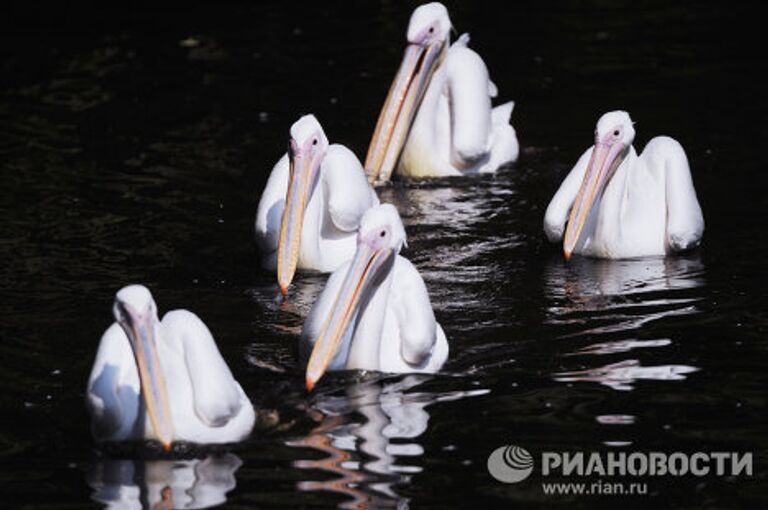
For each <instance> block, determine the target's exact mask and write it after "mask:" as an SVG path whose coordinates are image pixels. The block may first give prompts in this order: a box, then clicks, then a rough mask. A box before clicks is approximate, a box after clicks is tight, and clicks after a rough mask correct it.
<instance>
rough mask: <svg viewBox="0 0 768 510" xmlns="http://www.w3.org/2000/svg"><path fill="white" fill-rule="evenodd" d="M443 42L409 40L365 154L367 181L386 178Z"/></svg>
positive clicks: (439, 58)
mask: <svg viewBox="0 0 768 510" xmlns="http://www.w3.org/2000/svg"><path fill="white" fill-rule="evenodd" d="M446 46H447V45H446V43H445V42H443V41H438V42H432V43H428V44H415V43H411V44H409V45H408V46H407V47H406V49H405V55H404V56H403V61H402V63H401V64H400V68H399V69H398V71H397V75H395V79H394V81H393V82H392V85H391V86H390V88H389V93H388V94H387V99H386V100H385V101H384V106H383V107H382V109H381V113H380V114H379V120H378V122H377V123H376V129H375V130H374V132H373V137H372V138H371V144H370V146H369V147H368V154H367V156H366V158H365V165H364V167H365V172H366V174H367V175H368V180H369V181H370V182H371V183H375V182H385V181H387V180H389V178H390V176H391V175H392V171H393V170H394V169H395V165H396V164H397V160H398V158H399V157H400V153H401V152H402V150H403V147H404V146H405V141H406V139H407V138H408V133H409V131H410V129H411V125H412V124H413V120H414V119H415V117H416V113H417V112H418V110H419V105H420V104H421V100H422V98H423V96H424V93H425V92H426V90H427V87H428V86H429V82H430V80H431V79H432V75H433V74H434V72H435V70H436V69H437V68H438V66H439V65H440V63H441V62H442V60H443V58H444V57H445V51H446Z"/></svg>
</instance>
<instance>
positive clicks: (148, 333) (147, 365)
mask: <svg viewBox="0 0 768 510" xmlns="http://www.w3.org/2000/svg"><path fill="white" fill-rule="evenodd" d="M125 310H126V312H127V313H126V316H127V317H130V320H129V322H128V323H127V324H124V325H123V328H124V329H125V331H126V334H127V335H128V338H129V340H130V344H131V348H132V350H133V355H134V357H135V358H136V367H137V369H138V372H139V380H140V381H141V394H142V396H143V397H144V404H145V405H146V408H147V415H148V416H149V420H150V422H151V424H152V428H153V429H154V431H155V434H156V435H157V438H158V439H159V440H160V442H161V443H162V444H163V447H164V448H165V450H166V451H168V450H170V449H171V443H172V441H173V422H172V421H171V408H170V401H169V400H168V390H167V389H166V384H165V377H164V376H163V369H162V366H161V364H160V358H159V357H158V354H157V346H156V343H155V328H154V324H153V322H152V319H153V317H152V314H150V313H146V314H144V316H142V317H139V316H138V315H136V313H135V312H133V311H132V310H130V309H129V308H125Z"/></svg>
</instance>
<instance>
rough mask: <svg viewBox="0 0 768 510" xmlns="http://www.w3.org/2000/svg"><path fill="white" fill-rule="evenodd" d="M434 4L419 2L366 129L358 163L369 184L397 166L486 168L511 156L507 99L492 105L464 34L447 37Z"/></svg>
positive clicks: (404, 170)
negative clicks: (367, 135) (367, 134)
mask: <svg viewBox="0 0 768 510" xmlns="http://www.w3.org/2000/svg"><path fill="white" fill-rule="evenodd" d="M450 32H451V20H450V18H449V17H448V11H447V9H446V8H445V6H443V5H442V4H441V3H438V2H433V3H429V4H425V5H422V6H420V7H418V8H417V9H416V10H415V11H414V12H413V14H412V15H411V20H410V23H409V25H408V32H407V40H408V45H407V46H406V49H405V54H404V55H403V60H402V62H401V64H400V68H399V69H398V71H397V74H396V75H395V78H394V80H393V81H392V85H391V86H390V89H389V93H388V94H387V98H386V100H385V102H384V106H383V107H382V109H381V113H380V114H379V120H378V122H377V123H376V128H375V129H374V132H373V137H372V139H371V143H370V145H369V147H368V154H367V156H366V159H365V165H364V166H365V169H366V173H367V174H368V179H369V180H370V182H371V183H383V182H386V181H388V180H389V179H390V178H391V176H392V174H393V172H394V171H395V170H397V171H398V172H399V173H400V174H401V175H403V176H405V177H409V178H424V177H439V176H449V175H467V174H473V173H483V172H493V171H496V169H497V168H498V167H499V166H500V165H502V164H504V163H507V162H510V161H514V160H515V159H517V154H518V151H519V147H518V143H517V137H516V135H515V131H514V129H513V128H512V126H510V125H509V118H510V115H511V113H512V107H513V103H511V102H510V103H506V104H503V105H501V106H498V107H496V108H492V107H491V97H495V96H496V87H495V85H494V84H493V83H492V82H491V81H490V79H489V77H488V69H487V68H486V67H485V63H484V62H483V60H482V59H481V58H480V56H479V55H478V54H477V53H475V52H474V51H472V50H471V49H469V48H468V47H467V43H468V41H469V36H467V35H466V34H465V35H463V36H461V37H460V38H459V39H458V40H457V41H456V42H455V43H454V44H453V45H451V44H450Z"/></svg>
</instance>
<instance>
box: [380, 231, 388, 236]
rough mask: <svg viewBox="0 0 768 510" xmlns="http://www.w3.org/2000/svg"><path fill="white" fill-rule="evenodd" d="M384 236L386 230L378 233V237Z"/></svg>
mask: <svg viewBox="0 0 768 510" xmlns="http://www.w3.org/2000/svg"><path fill="white" fill-rule="evenodd" d="M386 236H387V231H386V230H382V231H381V232H379V237H386Z"/></svg>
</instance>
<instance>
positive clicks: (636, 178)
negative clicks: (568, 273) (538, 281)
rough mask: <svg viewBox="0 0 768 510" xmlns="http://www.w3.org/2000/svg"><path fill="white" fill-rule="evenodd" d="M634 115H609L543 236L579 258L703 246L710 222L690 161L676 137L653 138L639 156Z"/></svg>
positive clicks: (553, 206)
mask: <svg viewBox="0 0 768 510" xmlns="http://www.w3.org/2000/svg"><path fill="white" fill-rule="evenodd" d="M634 138H635V129H634V124H633V122H632V120H631V119H630V117H629V114H628V113H627V112H624V111H613V112H608V113H606V114H605V115H603V116H602V117H600V120H599V121H598V123H597V128H596V130H595V143H594V145H593V146H592V147H590V148H589V149H587V151H586V152H585V153H584V154H583V155H582V156H581V158H580V159H579V161H578V162H577V163H576V166H575V167H574V168H573V170H571V172H570V173H569V174H568V176H567V177H566V178H565V180H564V181H563V184H562V185H561V186H560V189H559V190H558V191H557V193H556V194H555V196H554V197H553V198H552V201H551V202H550V204H549V206H548V207H547V211H546V214H545V217H544V231H545V233H546V234H547V237H548V238H549V240H550V241H552V242H560V241H562V243H563V253H564V255H565V258H566V260H568V259H570V258H571V256H572V255H573V254H574V253H578V254H582V255H587V256H592V257H599V258H633V257H643V256H652V255H667V254H670V253H674V252H680V251H685V250H689V249H691V248H694V247H696V246H698V244H699V243H700V242H701V237H702V235H703V232H704V217H703V215H702V212H701V207H700V206H699V202H698V199H697V197H696V190H695V189H694V187H693V179H692V177H691V170H690V167H689V165H688V158H687V157H686V154H685V151H684V150H683V148H682V146H680V144H679V143H678V142H677V141H675V140H674V139H672V138H669V137H666V136H659V137H656V138H654V139H652V140H651V141H650V142H648V144H647V145H646V147H645V149H644V150H643V152H642V153H641V154H640V155H639V156H638V154H637V152H636V151H635V149H634V147H633V146H632V141H633V140H634Z"/></svg>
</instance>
